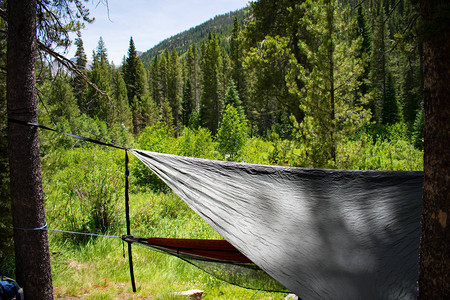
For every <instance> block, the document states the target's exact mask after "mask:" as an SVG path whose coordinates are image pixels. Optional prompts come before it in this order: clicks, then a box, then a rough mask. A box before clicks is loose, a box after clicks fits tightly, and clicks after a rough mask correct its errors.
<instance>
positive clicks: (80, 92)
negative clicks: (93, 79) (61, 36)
mask: <svg viewBox="0 0 450 300" xmlns="http://www.w3.org/2000/svg"><path fill="white" fill-rule="evenodd" d="M75 45H76V46H77V50H76V52H75V58H76V62H75V64H76V66H77V69H78V70H80V71H81V72H82V73H84V74H85V75H86V74H87V71H86V66H87V57H86V53H85V52H84V46H83V40H82V39H81V33H80V32H78V33H77V38H76V39H75ZM86 85H87V84H86V81H85V80H83V78H81V76H80V75H78V74H76V75H75V77H74V79H73V93H74V95H75V98H76V99H77V102H78V105H82V104H83V102H84V101H85V97H86V89H87V87H86Z"/></svg>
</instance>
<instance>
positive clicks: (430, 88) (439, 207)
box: [419, 0, 450, 299]
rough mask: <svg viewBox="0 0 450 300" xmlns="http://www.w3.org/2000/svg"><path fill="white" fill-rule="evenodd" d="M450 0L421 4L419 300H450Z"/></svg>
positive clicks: (421, 2)
mask: <svg viewBox="0 0 450 300" xmlns="http://www.w3.org/2000/svg"><path fill="white" fill-rule="evenodd" d="M449 8H450V5H449V4H448V1H445V0H421V1H420V9H421V14H422V18H423V22H424V37H425V41H424V77H425V81H424V111H425V131H424V190H423V212H422V238H421V245H420V275H419V299H450V276H449V273H450V248H449V247H450V230H449V229H450V228H449V227H450V224H449V223H450V222H449V213H450V201H449V200H450V26H449V15H448V12H449Z"/></svg>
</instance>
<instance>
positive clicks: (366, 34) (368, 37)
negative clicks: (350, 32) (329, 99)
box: [356, 5, 372, 104]
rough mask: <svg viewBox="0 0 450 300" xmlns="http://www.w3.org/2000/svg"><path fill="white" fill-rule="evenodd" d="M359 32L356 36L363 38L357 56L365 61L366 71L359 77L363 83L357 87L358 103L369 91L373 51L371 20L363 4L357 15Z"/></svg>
mask: <svg viewBox="0 0 450 300" xmlns="http://www.w3.org/2000/svg"><path fill="white" fill-rule="evenodd" d="M356 29H357V34H356V37H360V38H361V39H362V41H361V46H360V48H359V51H358V53H357V55H356V56H357V58H359V59H361V60H362V62H363V63H364V71H363V72H362V74H361V76H360V77H359V78H358V81H359V82H361V85H360V86H359V88H358V89H357V94H356V103H357V104H361V101H360V97H364V96H365V95H366V94H367V93H368V92H369V74H370V61H369V58H370V55H371V52H372V31H371V28H370V26H369V20H368V18H367V15H366V10H365V9H364V7H363V6H362V5H360V6H359V7H358V15H357V27H356Z"/></svg>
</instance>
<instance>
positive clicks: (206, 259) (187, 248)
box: [122, 235, 288, 292]
mask: <svg viewBox="0 0 450 300" xmlns="http://www.w3.org/2000/svg"><path fill="white" fill-rule="evenodd" d="M122 239H123V240H124V241H125V242H131V243H137V244H139V245H142V246H147V247H150V248H152V249H153V250H156V251H160V252H163V253H165V254H170V255H173V256H176V257H178V258H180V259H182V260H184V261H186V262H188V263H190V264H192V265H194V266H196V267H197V268H199V269H201V270H203V271H205V272H207V273H209V274H211V275H213V276H214V277H216V278H218V279H220V280H223V281H225V282H228V283H231V284H234V285H237V286H240V287H244V288H249V289H255V290H263V291H270V292H288V290H287V289H286V288H285V287H283V286H282V285H281V284H280V283H278V282H277V281H276V280H274V279H273V278H272V277H270V276H269V275H268V274H267V273H266V272H264V271H263V270H262V269H260V268H259V267H258V266H257V265H255V264H254V263H253V262H252V261H251V260H250V259H249V258H248V257H246V256H245V255H243V254H242V253H241V252H239V250H237V249H236V248H235V247H234V246H233V245H231V244H230V243H229V242H228V241H226V240H208V239H175V238H136V237H134V236H132V235H125V236H123V237H122Z"/></svg>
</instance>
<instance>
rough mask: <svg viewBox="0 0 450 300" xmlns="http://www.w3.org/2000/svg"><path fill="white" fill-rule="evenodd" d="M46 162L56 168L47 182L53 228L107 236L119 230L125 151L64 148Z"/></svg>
mask: <svg viewBox="0 0 450 300" xmlns="http://www.w3.org/2000/svg"><path fill="white" fill-rule="evenodd" d="M44 160H45V165H46V166H52V167H53V168H54V169H53V170H52V172H51V175H50V173H46V174H45V180H44V189H45V194H46V196H47V199H46V210H47V219H48V221H49V226H50V228H59V229H64V230H71V231H80V232H92V233H106V232H113V231H114V230H116V229H117V228H118V227H119V225H120V224H121V213H120V212H121V211H123V194H124V157H123V151H119V150H110V149H107V150H104V149H101V147H97V148H77V149H73V150H62V149H60V150H59V151H57V152H55V153H54V155H49V156H47V157H45V158H44ZM71 237H73V238H74V239H75V241H79V240H80V239H79V237H77V236H71Z"/></svg>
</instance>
